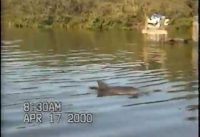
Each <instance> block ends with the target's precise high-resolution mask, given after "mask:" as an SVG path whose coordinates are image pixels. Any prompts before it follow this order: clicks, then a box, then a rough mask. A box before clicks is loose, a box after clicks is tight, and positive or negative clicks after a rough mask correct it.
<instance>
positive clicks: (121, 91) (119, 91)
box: [90, 80, 139, 97]
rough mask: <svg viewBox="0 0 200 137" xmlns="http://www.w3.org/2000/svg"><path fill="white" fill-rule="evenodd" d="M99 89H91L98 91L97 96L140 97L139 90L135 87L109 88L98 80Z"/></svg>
mask: <svg viewBox="0 0 200 137" xmlns="http://www.w3.org/2000/svg"><path fill="white" fill-rule="evenodd" d="M97 83H98V87H90V89H95V90H97V91H98V94H97V96H98V97H102V96H113V95H131V96H133V97H138V95H139V90H138V89H137V88H134V87H129V86H109V85H108V84H106V83H104V82H103V81H101V80H97Z"/></svg>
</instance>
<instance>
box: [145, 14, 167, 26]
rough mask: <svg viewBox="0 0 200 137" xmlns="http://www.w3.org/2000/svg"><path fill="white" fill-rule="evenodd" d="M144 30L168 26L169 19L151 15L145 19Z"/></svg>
mask: <svg viewBox="0 0 200 137" xmlns="http://www.w3.org/2000/svg"><path fill="white" fill-rule="evenodd" d="M146 23H147V25H146V29H159V28H161V27H162V26H167V25H168V24H169V19H166V17H165V16H162V15H159V14H153V15H152V16H151V17H150V18H147V22H146Z"/></svg>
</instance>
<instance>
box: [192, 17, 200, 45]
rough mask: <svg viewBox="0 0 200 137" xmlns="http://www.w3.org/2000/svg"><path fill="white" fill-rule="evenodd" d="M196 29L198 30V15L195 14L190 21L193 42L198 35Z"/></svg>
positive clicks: (196, 39)
mask: <svg viewBox="0 0 200 137" xmlns="http://www.w3.org/2000/svg"><path fill="white" fill-rule="evenodd" d="M198 31H199V26H198V16H195V17H194V20H193V23H192V39H193V41H195V42H197V41H198V37H199V34H198Z"/></svg>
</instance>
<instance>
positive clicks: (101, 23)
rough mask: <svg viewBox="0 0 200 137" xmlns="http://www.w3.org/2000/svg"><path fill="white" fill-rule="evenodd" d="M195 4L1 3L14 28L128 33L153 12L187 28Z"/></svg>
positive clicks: (104, 0)
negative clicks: (128, 30) (57, 28)
mask: <svg viewBox="0 0 200 137" xmlns="http://www.w3.org/2000/svg"><path fill="white" fill-rule="evenodd" d="M197 2H198V0H169V1H166V0H4V1H3V2H2V5H3V6H2V15H3V16H2V19H3V21H4V23H5V24H7V25H9V26H14V27H20V28H22V27H42V28H43V27H45V28H51V27H62V28H89V29H110V28H119V29H130V28H134V27H139V26H141V24H142V23H144V17H145V16H149V15H151V14H152V13H154V12H158V13H161V14H164V15H166V16H167V17H169V18H170V19H171V21H172V22H171V23H172V24H174V26H177V27H180V26H183V27H187V26H189V25H191V18H192V17H193V16H194V15H196V14H197V5H198V4H197Z"/></svg>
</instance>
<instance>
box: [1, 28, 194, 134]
mask: <svg viewBox="0 0 200 137" xmlns="http://www.w3.org/2000/svg"><path fill="white" fill-rule="evenodd" d="M2 42H3V43H4V44H3V45H1V48H2V51H1V53H2V76H1V78H2V92H1V95H2V121H1V122H2V135H3V136H5V137H55V136H56V137H196V136H197V135H198V109H197V107H198V68H197V67H198V66H197V62H198V60H197V59H198V51H197V50H198V49H197V48H198V47H197V45H196V44H195V43H190V44H186V45H182V44H175V45H159V44H156V43H149V42H145V41H144V40H143V37H142V35H141V34H140V33H139V32H137V31H128V32H126V31H109V32H87V31H59V30H57V31H39V30H4V31H3V41H2ZM96 80H104V81H105V82H106V83H108V84H110V85H112V86H134V87H136V88H139V90H140V92H147V93H148V94H145V95H142V96H139V97H138V98H133V97H131V96H128V95H124V96H106V97H97V93H96V91H94V90H91V89H89V87H90V86H96V85H97V83H96ZM25 101H30V102H31V103H36V102H45V101H48V102H50V101H61V102H62V112H61V114H62V117H61V121H60V122H58V123H50V120H49V119H48V115H50V113H47V112H46V113H44V114H43V115H44V121H43V123H40V124H37V123H35V122H33V123H29V124H28V123H24V122H23V120H24V115H25V112H24V111H23V105H24V102H25ZM65 112H79V113H92V114H93V123H85V124H84V123H67V120H66V113H65Z"/></svg>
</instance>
